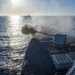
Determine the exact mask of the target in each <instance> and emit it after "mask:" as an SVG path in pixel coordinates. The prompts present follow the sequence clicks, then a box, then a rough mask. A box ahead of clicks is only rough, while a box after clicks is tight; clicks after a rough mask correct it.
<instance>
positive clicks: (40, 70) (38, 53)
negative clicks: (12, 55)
mask: <svg viewBox="0 0 75 75" xmlns="http://www.w3.org/2000/svg"><path fill="white" fill-rule="evenodd" d="M24 30H25V31H24ZM37 32H38V31H36V30H34V29H33V28H30V27H29V26H28V28H26V27H25V28H24V27H23V28H22V33H24V34H29V33H32V34H35V33H37ZM38 33H42V32H38ZM42 34H45V35H50V34H46V33H42ZM50 36H51V37H50V38H42V39H37V38H32V39H31V41H30V43H29V45H28V47H27V49H26V52H25V56H24V60H23V64H22V70H21V75H75V62H74V60H75V44H74V42H73V43H72V42H69V41H68V39H67V38H68V37H67V35H66V34H55V35H50Z"/></svg>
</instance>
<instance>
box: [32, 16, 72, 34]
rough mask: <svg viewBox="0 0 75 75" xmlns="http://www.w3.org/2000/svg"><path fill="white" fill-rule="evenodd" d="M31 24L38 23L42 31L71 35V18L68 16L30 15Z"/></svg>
mask: <svg viewBox="0 0 75 75" xmlns="http://www.w3.org/2000/svg"><path fill="white" fill-rule="evenodd" d="M32 24H35V25H38V26H39V27H40V28H41V30H42V31H43V32H52V33H54V34H55V33H64V34H68V35H71V34H70V33H71V32H72V28H73V23H72V18H71V17H69V16H37V17H32Z"/></svg>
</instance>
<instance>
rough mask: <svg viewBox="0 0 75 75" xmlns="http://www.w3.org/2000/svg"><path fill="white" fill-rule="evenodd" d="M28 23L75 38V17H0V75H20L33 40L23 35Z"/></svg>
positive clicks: (48, 31)
mask: <svg viewBox="0 0 75 75" xmlns="http://www.w3.org/2000/svg"><path fill="white" fill-rule="evenodd" d="M26 23H28V24H31V25H34V26H36V25H37V27H38V30H39V31H42V32H46V33H50V34H55V33H64V34H67V35H70V36H72V37H75V35H74V33H75V17H74V16H0V75H20V73H21V69H22V62H23V58H24V56H25V50H26V48H27V46H28V44H29V42H30V40H31V38H32V36H31V35H23V34H22V33H21V29H22V26H23V25H25V24H26ZM36 36H38V34H37V35H36ZM40 36H42V35H41V34H40ZM40 36H38V38H39V37H40Z"/></svg>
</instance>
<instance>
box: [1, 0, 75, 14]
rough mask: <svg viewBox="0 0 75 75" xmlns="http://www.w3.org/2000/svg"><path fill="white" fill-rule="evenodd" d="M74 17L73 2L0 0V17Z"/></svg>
mask: <svg viewBox="0 0 75 75" xmlns="http://www.w3.org/2000/svg"><path fill="white" fill-rule="evenodd" d="M28 14H30V15H75V0H0V15H28Z"/></svg>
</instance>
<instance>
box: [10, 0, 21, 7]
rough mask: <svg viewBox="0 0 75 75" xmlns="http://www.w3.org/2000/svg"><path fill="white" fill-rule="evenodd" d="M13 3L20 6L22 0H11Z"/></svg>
mask: <svg viewBox="0 0 75 75" xmlns="http://www.w3.org/2000/svg"><path fill="white" fill-rule="evenodd" d="M11 3H12V5H13V6H14V7H15V6H19V5H20V3H21V1H20V0H11Z"/></svg>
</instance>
